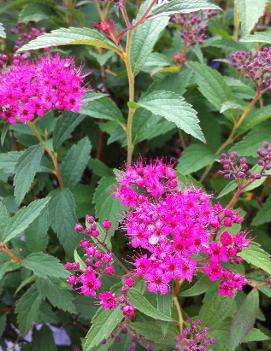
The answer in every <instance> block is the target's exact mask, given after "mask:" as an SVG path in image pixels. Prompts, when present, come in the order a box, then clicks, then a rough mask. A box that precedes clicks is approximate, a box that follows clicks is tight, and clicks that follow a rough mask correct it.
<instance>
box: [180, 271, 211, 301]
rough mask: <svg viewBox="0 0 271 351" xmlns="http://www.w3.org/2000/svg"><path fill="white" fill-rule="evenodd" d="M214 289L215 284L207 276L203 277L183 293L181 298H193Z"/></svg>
mask: <svg viewBox="0 0 271 351" xmlns="http://www.w3.org/2000/svg"><path fill="white" fill-rule="evenodd" d="M212 287H213V283H212V282H210V280H209V279H208V278H207V277H206V276H202V277H201V278H200V279H199V280H198V281H197V282H196V283H195V284H194V285H192V286H191V288H189V289H187V290H184V291H181V293H180V296H184V297H191V296H198V295H201V294H204V293H206V292H207V291H208V290H210V289H211V288H212Z"/></svg>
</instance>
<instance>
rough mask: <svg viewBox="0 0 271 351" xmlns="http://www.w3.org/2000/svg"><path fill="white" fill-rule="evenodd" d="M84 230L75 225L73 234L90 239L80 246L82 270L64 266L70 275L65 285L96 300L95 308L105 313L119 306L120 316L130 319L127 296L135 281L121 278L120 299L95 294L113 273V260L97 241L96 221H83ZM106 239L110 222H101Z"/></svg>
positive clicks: (110, 294)
mask: <svg viewBox="0 0 271 351" xmlns="http://www.w3.org/2000/svg"><path fill="white" fill-rule="evenodd" d="M86 222H87V227H86V228H84V227H83V226H82V225H81V224H76V225H75V227H74V230H75V232H77V233H79V234H84V235H86V236H87V237H90V238H92V241H90V240H87V239H84V240H82V241H81V243H80V246H81V248H82V250H83V251H84V256H85V257H86V259H85V267H82V265H81V266H80V264H79V263H78V262H74V263H71V262H67V263H66V264H65V268H66V269H67V270H68V271H70V272H71V275H70V277H69V278H68V283H69V284H70V285H71V286H73V287H74V288H75V289H76V290H79V291H80V293H81V294H82V295H85V296H90V297H92V298H96V297H97V298H98V301H99V302H98V304H99V305H100V306H101V307H102V308H103V309H104V310H113V309H115V308H117V307H118V306H119V305H121V310H122V313H123V315H124V316H125V317H127V318H132V317H133V316H134V315H135V309H134V307H133V306H131V305H130V304H129V300H128V298H127V293H128V291H129V289H131V288H132V287H133V286H134V283H135V281H134V278H133V277H131V276H129V275H128V276H124V278H123V286H122V289H121V296H120V297H117V296H116V295H115V293H114V292H111V291H105V292H101V293H98V290H99V289H100V288H101V287H102V280H101V279H102V277H104V276H112V275H114V273H115V268H114V266H113V264H114V258H113V255H112V254H111V253H110V251H109V250H108V249H107V247H106V245H105V243H104V241H102V242H101V241H100V240H99V236H100V233H99V231H98V229H97V225H96V223H95V219H94V218H93V217H92V216H87V218H86ZM103 228H104V230H105V237H106V236H107V235H108V231H109V229H110V228H111V222H110V221H109V220H105V221H104V222H103Z"/></svg>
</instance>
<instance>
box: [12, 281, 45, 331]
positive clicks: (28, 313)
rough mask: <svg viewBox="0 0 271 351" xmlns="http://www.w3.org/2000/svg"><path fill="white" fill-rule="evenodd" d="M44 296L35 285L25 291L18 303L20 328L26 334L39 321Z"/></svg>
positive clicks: (17, 310)
mask: <svg viewBox="0 0 271 351" xmlns="http://www.w3.org/2000/svg"><path fill="white" fill-rule="evenodd" d="M41 301H42V297H41V296H40V294H39V293H38V290H37V289H36V287H35V286H34V285H32V286H31V288H30V289H28V290H27V291H26V293H24V295H23V296H22V297H21V298H20V300H19V301H18V302H17V304H16V314H17V321H18V325H19V329H20V332H21V334H22V335H25V334H26V333H27V332H28V330H29V329H30V328H31V326H32V324H33V323H34V322H36V321H37V319H38V316H39V310H40V305H41Z"/></svg>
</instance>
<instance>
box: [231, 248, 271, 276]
mask: <svg viewBox="0 0 271 351" xmlns="http://www.w3.org/2000/svg"><path fill="white" fill-rule="evenodd" d="M238 256H240V257H242V259H243V260H245V261H246V262H247V263H249V264H253V266H255V267H258V268H260V269H262V270H263V271H265V272H267V273H269V274H271V258H270V255H269V253H267V252H266V251H264V250H263V249H262V248H261V247H260V246H259V245H258V244H256V243H252V244H251V245H250V247H249V248H248V249H245V250H243V251H242V252H240V253H239V254H238Z"/></svg>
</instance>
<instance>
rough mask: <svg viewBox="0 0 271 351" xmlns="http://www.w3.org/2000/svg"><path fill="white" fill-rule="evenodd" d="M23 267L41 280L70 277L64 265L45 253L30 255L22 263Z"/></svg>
mask: <svg viewBox="0 0 271 351" xmlns="http://www.w3.org/2000/svg"><path fill="white" fill-rule="evenodd" d="M22 265H23V266H24V267H25V268H27V269H30V270H31V271H33V273H34V274H35V275H36V276H37V277H40V278H46V277H54V278H63V279H65V278H67V277H68V276H69V274H68V273H67V271H66V270H65V269H64V266H63V264H61V263H60V262H59V260H58V259H57V258H56V257H54V256H50V255H47V254H45V253H44V252H35V253H32V254H30V255H28V256H27V257H26V258H25V259H24V260H23V261H22Z"/></svg>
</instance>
